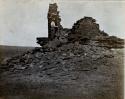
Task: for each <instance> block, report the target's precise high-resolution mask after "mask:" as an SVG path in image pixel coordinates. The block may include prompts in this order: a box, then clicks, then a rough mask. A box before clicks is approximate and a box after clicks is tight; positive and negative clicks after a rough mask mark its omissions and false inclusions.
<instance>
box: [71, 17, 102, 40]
mask: <svg viewBox="0 0 125 99" xmlns="http://www.w3.org/2000/svg"><path fill="white" fill-rule="evenodd" d="M99 35H100V30H99V25H98V24H96V20H95V19H93V18H92V17H84V18H82V19H80V20H78V21H77V22H76V23H75V24H74V25H73V27H72V32H71V34H69V39H70V40H81V39H84V38H88V39H91V38H94V37H96V36H99Z"/></svg>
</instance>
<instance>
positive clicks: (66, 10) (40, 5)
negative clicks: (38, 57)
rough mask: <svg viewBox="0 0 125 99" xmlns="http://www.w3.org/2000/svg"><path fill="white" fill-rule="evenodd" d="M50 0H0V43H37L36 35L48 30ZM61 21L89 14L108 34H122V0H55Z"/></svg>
mask: <svg viewBox="0 0 125 99" xmlns="http://www.w3.org/2000/svg"><path fill="white" fill-rule="evenodd" d="M50 1H51V0H0V45H12V46H38V45H37V44H36V37H42V36H43V37H45V36H47V35H48V34H47V33H48V30H47V29H48V28H47V12H48V6H49V3H50ZM56 1H57V2H58V6H59V11H60V16H61V18H62V22H61V23H62V25H63V27H66V28H71V27H72V25H73V23H74V22H76V21H77V20H79V19H81V18H83V17H84V16H90V17H93V18H95V19H96V20H97V23H99V24H100V29H101V30H104V31H105V32H107V33H108V34H109V35H115V36H118V37H121V38H125V13H124V11H125V1H116V0H114V1H111V0H110V1H103V0H102V1H99V0H95V1H93V0H91V1H90V0H89V1H88V0H87V1H85V0H56Z"/></svg>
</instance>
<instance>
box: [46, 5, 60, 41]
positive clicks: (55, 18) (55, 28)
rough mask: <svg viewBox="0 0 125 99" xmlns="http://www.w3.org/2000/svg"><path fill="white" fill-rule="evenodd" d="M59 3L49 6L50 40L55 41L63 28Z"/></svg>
mask: <svg viewBox="0 0 125 99" xmlns="http://www.w3.org/2000/svg"><path fill="white" fill-rule="evenodd" d="M57 9H58V6H57V3H53V4H50V5H49V10H48V16H47V18H48V38H49V40H53V39H54V38H55V36H56V35H57V34H59V32H60V29H61V28H62V26H61V24H60V22H61V18H60V16H59V11H58V10H57Z"/></svg>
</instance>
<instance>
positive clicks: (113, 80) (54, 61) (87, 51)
mask: <svg viewBox="0 0 125 99" xmlns="http://www.w3.org/2000/svg"><path fill="white" fill-rule="evenodd" d="M50 8H51V10H49V14H48V26H49V28H48V31H49V34H48V35H49V36H48V38H45V37H38V38H37V43H38V44H40V46H41V47H36V48H35V49H34V50H32V51H28V52H26V53H24V54H22V55H19V56H15V57H12V58H10V59H8V60H6V61H4V62H3V63H2V65H1V67H0V71H2V72H3V74H2V75H3V76H2V78H3V79H4V80H5V81H6V80H7V82H6V85H8V82H10V83H15V82H18V80H17V79H19V77H20V79H21V82H24V83H23V84H27V85H26V86H29V85H30V83H31V84H33V85H34V82H35V85H38V84H40V85H38V86H34V88H36V89H37V87H39V88H38V89H42V90H40V91H39V92H41V91H42V92H43V91H44V92H45V93H50V94H54V95H55V94H63V95H64V94H67V95H74V94H75V95H83V94H84V95H85V96H86V95H87V96H93V95H95V94H94V92H97V93H100V94H102V93H103V92H102V91H104V92H105V93H111V94H110V95H111V97H115V98H109V99H116V97H117V96H115V94H116V92H120V91H118V90H117V91H116V89H117V88H116V86H115V85H116V84H117V83H119V82H118V79H117V76H118V77H119V74H118V73H120V72H119V66H121V64H122V62H119V61H121V60H122V59H121V58H122V57H121V56H120V58H119V60H118V59H117V58H118V57H117V56H118V55H119V54H116V53H115V50H112V48H113V49H116V48H124V40H123V39H120V38H117V37H112V36H109V35H108V34H107V33H105V32H104V31H101V30H100V29H99V25H98V24H97V23H96V20H95V19H93V18H92V17H84V18H82V19H80V20H78V21H77V22H76V23H75V24H74V25H73V27H72V29H67V28H63V27H62V26H61V25H60V22H61V19H60V17H59V12H58V11H57V5H56V4H51V5H50ZM52 16H53V17H52ZM53 21H54V22H55V25H56V26H55V27H51V22H53ZM4 71H6V72H4ZM11 75H12V77H11ZM17 75H21V76H19V77H18V76H17ZM27 75H28V76H27ZM29 75H31V76H29ZM9 76H10V77H9ZM5 77H6V78H5ZM21 77H22V78H21ZM120 77H121V76H120ZM32 78H33V79H32ZM120 79H121V78H120ZM34 80H35V81H34ZM21 82H20V81H19V84H20V83H21ZM25 82H28V83H25ZM83 82H84V83H83ZM36 83H37V84H36ZM44 83H45V84H44ZM4 84H5V83H4ZM42 84H43V85H42ZM51 84H52V86H51ZM53 84H56V85H58V87H56V88H53ZM92 85H93V86H92ZM31 86H32V85H31ZM54 86H55V85H54ZM0 87H1V86H0ZM13 87H14V85H13ZM17 87H18V86H15V89H16V88H17ZM97 87H98V88H97ZM1 88H2V87H1ZM11 89H12V88H11ZM11 89H10V90H11ZM47 89H49V91H48V90H47ZM103 89H104V90H103ZM109 89H110V90H109ZM37 92H38V91H37ZM44 92H43V93H44ZM101 92H102V93H101ZM97 93H96V94H97ZM105 95H107V94H104V95H102V96H105ZM120 96H121V95H120ZM86 99H88V98H86ZM89 99H90V98H89ZM93 99H97V98H93ZM100 99H101V98H100Z"/></svg>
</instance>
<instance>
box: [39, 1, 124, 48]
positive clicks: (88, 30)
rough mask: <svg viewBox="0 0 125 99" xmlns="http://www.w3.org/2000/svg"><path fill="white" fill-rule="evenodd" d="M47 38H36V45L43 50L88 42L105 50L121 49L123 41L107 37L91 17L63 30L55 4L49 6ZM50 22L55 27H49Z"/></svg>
mask: <svg viewBox="0 0 125 99" xmlns="http://www.w3.org/2000/svg"><path fill="white" fill-rule="evenodd" d="M47 18H48V38H47V37H38V38H37V43H38V44H40V45H41V46H42V47H43V48H44V47H45V46H46V47H53V48H56V46H61V45H62V44H65V43H71V42H73V43H74V42H79V43H82V44H87V43H88V44H89V42H90V41H93V42H96V45H98V46H102V47H107V48H123V47H124V40H123V39H120V38H117V37H115V36H109V35H108V34H107V33H105V32H104V31H101V30H100V28H99V24H97V23H96V20H95V19H93V18H92V17H86V16H85V17H84V18H82V19H80V20H78V21H76V23H74V25H73V26H72V29H67V28H63V27H62V25H61V18H60V16H59V11H58V6H57V4H56V3H54V4H50V5H49V10H48V16H47ZM52 22H53V24H54V25H55V26H51V25H52Z"/></svg>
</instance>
